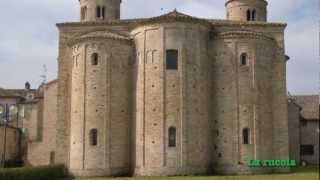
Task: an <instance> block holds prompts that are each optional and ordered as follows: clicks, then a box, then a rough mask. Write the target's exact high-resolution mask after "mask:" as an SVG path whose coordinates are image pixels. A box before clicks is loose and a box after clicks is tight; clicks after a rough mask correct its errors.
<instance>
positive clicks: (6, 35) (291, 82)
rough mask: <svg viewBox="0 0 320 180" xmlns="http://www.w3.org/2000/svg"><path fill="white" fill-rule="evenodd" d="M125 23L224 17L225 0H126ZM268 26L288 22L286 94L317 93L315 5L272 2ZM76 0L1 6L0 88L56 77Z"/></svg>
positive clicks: (311, 0) (313, 0)
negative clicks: (63, 29)
mask: <svg viewBox="0 0 320 180" xmlns="http://www.w3.org/2000/svg"><path fill="white" fill-rule="evenodd" d="M122 2H123V3H122V7H121V8H122V15H121V16H122V18H138V17H151V16H157V15H160V14H163V13H166V12H168V11H171V10H173V9H174V8H177V9H178V10H179V11H182V12H184V13H187V14H190V15H193V16H197V17H205V18H217V19H221V18H225V8H224V3H225V1H222V0H197V1H195V0H161V1H153V0H123V1H122ZM268 2H269V8H268V9H269V13H268V16H269V21H276V22H287V23H288V27H287V30H286V47H287V54H288V55H289V56H290V57H291V60H290V61H289V62H288V73H287V77H288V90H289V91H291V92H292V93H300V94H310V93H316V92H317V88H318V86H317V82H318V73H319V68H320V67H319V63H318V62H317V57H318V55H319V53H318V49H319V48H318V43H319V42H318V39H319V38H318V32H319V29H318V20H319V19H317V18H318V17H319V14H318V10H319V9H318V7H319V4H317V3H318V1H317V0H307V1H306V0H294V1H293V0H281V1H280V0H269V1H268ZM78 13H79V5H78V1H77V0H67V1H66V0H10V1H0V17H3V18H2V22H1V25H0V27H1V28H0V54H1V57H0V86H2V87H8V88H21V87H23V84H24V82H25V81H31V83H32V84H33V86H34V87H35V86H37V85H39V84H40V82H41V78H40V75H41V74H42V65H43V64H46V65H47V68H48V74H47V75H48V79H54V78H56V76H57V60H56V59H57V54H58V51H57V50H58V34H57V29H56V27H55V23H57V22H64V21H78Z"/></svg>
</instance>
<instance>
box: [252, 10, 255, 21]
mask: <svg viewBox="0 0 320 180" xmlns="http://www.w3.org/2000/svg"><path fill="white" fill-rule="evenodd" d="M251 20H252V21H255V20H256V10H255V9H254V10H253V11H252V15H251Z"/></svg>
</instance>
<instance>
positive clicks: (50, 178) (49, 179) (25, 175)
mask: <svg viewBox="0 0 320 180" xmlns="http://www.w3.org/2000/svg"><path fill="white" fill-rule="evenodd" d="M64 177H67V171H66V168H65V167H64V166H63V165H55V166H41V167H23V168H7V169H0V179H1V180H2V179H3V180H4V179H5V180H56V179H63V178H64Z"/></svg>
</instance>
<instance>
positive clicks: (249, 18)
mask: <svg viewBox="0 0 320 180" xmlns="http://www.w3.org/2000/svg"><path fill="white" fill-rule="evenodd" d="M250 20H251V11H250V9H248V10H247V21H250Z"/></svg>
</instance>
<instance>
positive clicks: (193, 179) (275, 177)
mask: <svg viewBox="0 0 320 180" xmlns="http://www.w3.org/2000/svg"><path fill="white" fill-rule="evenodd" d="M81 179H82V180H318V179H319V166H309V167H295V168H292V172H291V173H288V174H267V175H248V176H182V177H132V178H130V177H127V178H124V177H119V178H78V179H77V180H81Z"/></svg>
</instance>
